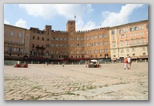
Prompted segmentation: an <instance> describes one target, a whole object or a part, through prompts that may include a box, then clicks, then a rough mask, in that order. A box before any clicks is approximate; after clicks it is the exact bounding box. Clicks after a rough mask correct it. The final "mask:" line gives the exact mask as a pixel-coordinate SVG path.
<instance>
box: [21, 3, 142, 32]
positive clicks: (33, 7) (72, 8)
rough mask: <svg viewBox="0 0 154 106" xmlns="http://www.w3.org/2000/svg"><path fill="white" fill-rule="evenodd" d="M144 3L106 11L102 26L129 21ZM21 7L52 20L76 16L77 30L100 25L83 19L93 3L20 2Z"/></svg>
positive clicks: (88, 13)
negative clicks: (115, 10)
mask: <svg viewBox="0 0 154 106" xmlns="http://www.w3.org/2000/svg"><path fill="white" fill-rule="evenodd" d="M142 5H143V4H126V5H124V6H122V7H121V10H120V11H119V12H118V13H116V12H111V11H105V12H102V16H103V17H104V18H105V20H100V21H101V22H102V23H101V25H102V27H106V26H115V25H120V24H125V23H128V22H129V16H130V15H131V14H132V13H133V11H134V9H136V8H139V7H141V6H142ZM19 6H20V7H21V8H23V9H25V10H26V12H27V13H28V14H29V15H31V16H34V17H41V18H43V19H46V20H51V19H52V18H54V17H55V16H57V15H59V16H63V17H65V18H66V19H67V20H71V19H74V15H75V16H76V30H90V29H94V28H98V27H100V25H96V23H95V22H93V21H90V20H89V21H88V22H87V23H85V22H84V21H83V19H84V18H85V16H86V15H90V14H91V13H92V12H93V11H94V9H93V8H92V5H91V4H20V5H19Z"/></svg>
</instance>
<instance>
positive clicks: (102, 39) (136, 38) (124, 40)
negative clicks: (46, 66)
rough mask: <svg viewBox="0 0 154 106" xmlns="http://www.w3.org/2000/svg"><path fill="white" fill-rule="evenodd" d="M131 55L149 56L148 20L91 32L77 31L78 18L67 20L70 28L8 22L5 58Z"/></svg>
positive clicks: (136, 56)
mask: <svg viewBox="0 0 154 106" xmlns="http://www.w3.org/2000/svg"><path fill="white" fill-rule="evenodd" d="M128 55H129V56H131V57H132V58H136V59H137V58H148V20H145V21H140V22H134V23H129V24H125V25H119V26H114V27H104V28H98V29H93V30H87V31H76V28H75V20H69V21H68V22H67V24H66V31H55V30H52V26H50V25H46V26H45V28H44V30H39V29H38V28H32V27H31V28H30V29H24V28H19V27H15V26H11V25H6V24H4V59H5V60H29V61H45V60H48V61H56V60H57V61H58V60H66V61H77V60H89V59H99V60H100V59H102V60H105V59H111V60H115V59H119V58H123V57H126V56H128Z"/></svg>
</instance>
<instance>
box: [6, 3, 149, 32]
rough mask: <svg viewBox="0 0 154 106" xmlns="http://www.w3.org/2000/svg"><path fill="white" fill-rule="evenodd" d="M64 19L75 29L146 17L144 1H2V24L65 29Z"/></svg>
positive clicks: (112, 24)
mask: <svg viewBox="0 0 154 106" xmlns="http://www.w3.org/2000/svg"><path fill="white" fill-rule="evenodd" d="M68 20H75V21H76V31H79V30H80V31H83V30H90V29H95V28H100V27H112V26H117V25H122V24H127V23H131V22H137V21H142V20H148V4H4V23H5V24H9V25H14V26H18V27H22V28H26V29H30V27H35V28H39V29H40V30H44V28H45V25H52V29H53V30H61V31H66V23H67V21H68Z"/></svg>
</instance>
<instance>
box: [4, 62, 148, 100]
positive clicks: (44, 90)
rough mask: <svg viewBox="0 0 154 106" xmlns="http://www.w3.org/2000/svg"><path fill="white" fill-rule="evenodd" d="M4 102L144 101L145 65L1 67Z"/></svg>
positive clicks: (146, 70)
mask: <svg viewBox="0 0 154 106" xmlns="http://www.w3.org/2000/svg"><path fill="white" fill-rule="evenodd" d="M4 100H148V62H145V63H133V64H132V68H131V69H130V70H124V69H123V64H122V63H117V64H102V67H101V68H86V66H85V65H65V66H64V67H62V65H54V66H52V65H50V64H49V65H48V66H47V65H46V64H29V67H28V68H14V67H13V66H4Z"/></svg>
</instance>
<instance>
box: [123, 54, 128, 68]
mask: <svg viewBox="0 0 154 106" xmlns="http://www.w3.org/2000/svg"><path fill="white" fill-rule="evenodd" d="M127 65H128V60H127V57H125V58H124V70H125V69H128V66H127Z"/></svg>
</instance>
